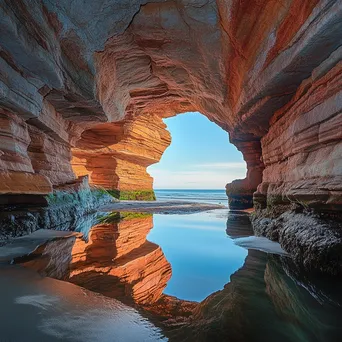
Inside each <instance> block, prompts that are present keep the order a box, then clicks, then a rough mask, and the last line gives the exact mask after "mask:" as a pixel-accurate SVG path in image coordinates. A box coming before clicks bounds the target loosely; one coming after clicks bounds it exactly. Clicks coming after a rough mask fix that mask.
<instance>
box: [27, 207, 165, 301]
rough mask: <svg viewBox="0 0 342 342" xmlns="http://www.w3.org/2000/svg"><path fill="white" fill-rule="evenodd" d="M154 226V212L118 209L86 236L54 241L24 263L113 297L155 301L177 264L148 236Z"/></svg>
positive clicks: (125, 299) (44, 272) (47, 273)
mask: <svg viewBox="0 0 342 342" xmlns="http://www.w3.org/2000/svg"><path fill="white" fill-rule="evenodd" d="M152 227H153V217H152V214H140V213H136V214H121V215H120V214H118V213H113V214H112V215H110V216H109V217H107V219H106V220H104V221H103V222H102V223H99V224H97V225H94V226H93V227H92V228H91V229H90V230H86V236H85V237H86V238H85V239H82V238H72V239H70V238H69V239H63V240H57V241H53V242H48V243H47V244H46V245H44V246H43V247H41V248H40V251H38V254H39V257H38V258H37V255H35V256H32V258H31V260H29V261H26V262H25V263H24V265H26V266H28V267H31V268H34V269H36V270H37V271H38V272H40V273H43V274H44V275H47V276H50V277H54V278H57V279H63V280H67V281H69V282H72V283H74V284H77V285H80V286H83V287H85V288H87V289H89V290H92V291H95V292H99V293H101V294H104V295H106V296H109V297H114V298H119V299H121V300H123V301H126V302H127V301H129V300H130V299H132V300H134V301H135V302H136V303H138V304H144V303H153V302H155V301H156V300H158V299H159V297H160V296H161V294H162V292H163V290H164V288H165V287H166V283H167V281H168V280H169V279H170V277H171V265H170V264H169V263H168V261H167V260H166V258H165V256H164V254H163V252H162V250H161V248H160V247H159V246H158V245H156V244H154V243H152V242H149V241H147V240H146V236H147V234H148V232H149V231H150V230H151V229H152ZM36 254H37V253H36Z"/></svg>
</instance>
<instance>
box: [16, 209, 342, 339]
mask: <svg viewBox="0 0 342 342" xmlns="http://www.w3.org/2000/svg"><path fill="white" fill-rule="evenodd" d="M154 224H155V228H154V229H153V230H152V227H153V217H152V215H149V214H127V213H126V214H122V213H121V214H118V213H113V214H111V215H110V216H109V217H107V218H106V220H105V221H103V222H102V223H98V224H96V225H93V226H92V227H91V228H90V229H88V228H84V227H83V228H82V232H83V233H84V235H85V238H83V239H82V238H80V237H72V238H68V239H58V240H55V241H52V242H48V243H47V244H45V245H44V246H41V247H40V248H39V249H38V250H37V251H36V253H35V255H31V256H30V257H29V258H28V259H26V260H24V261H22V263H23V264H24V265H26V266H27V267H30V268H34V269H35V270H37V271H38V272H40V273H42V274H44V275H48V276H51V277H55V278H58V279H63V280H67V281H69V282H72V283H75V284H78V285H81V286H83V287H85V288H87V289H89V290H92V291H95V292H99V293H102V294H105V295H106V296H109V297H115V298H119V299H121V300H122V301H125V302H127V301H128V302H129V301H132V302H133V301H134V302H135V303H137V304H139V305H140V307H141V308H142V309H144V310H146V312H148V316H149V317H150V319H152V320H153V321H154V323H156V324H157V325H159V326H161V327H162V328H163V330H164V333H165V334H166V336H168V338H169V339H170V340H171V341H223V340H227V341H281V342H282V341H284V342H285V341H286V342H287V341H308V342H309V341H310V342H311V341H322V342H323V341H324V342H325V341H327V342H328V341H329V342H330V341H340V340H341V337H342V330H341V327H340V323H339V321H340V319H341V318H342V309H341V304H342V299H341V294H340V292H341V291H340V288H341V285H342V283H341V281H340V280H339V279H336V278H335V279H333V281H332V280H331V279H321V278H320V279H316V278H314V277H313V276H310V275H308V274H305V273H303V271H302V270H299V269H298V268H297V267H296V266H295V265H294V264H292V262H291V260H290V259H289V258H287V257H283V256H279V255H272V254H267V253H264V252H260V251H256V250H252V249H249V250H248V251H247V250H245V249H242V248H241V247H238V246H236V245H235V244H234V239H237V238H241V237H246V236H249V235H250V234H251V227H250V223H249V218H248V215H247V214H246V213H243V212H229V213H228V218H227V212H225V211H222V212H220V213H219V212H217V213H214V214H213V213H211V214H210V213H205V214H196V215H187V216H183V217H180V216H179V215H174V216H168V215H155V217H154ZM228 237H229V238H228ZM151 241H153V242H151ZM156 242H158V244H157V243H156ZM159 245H160V246H162V248H161V247H160V246H159ZM164 253H165V254H164ZM241 260H242V261H241ZM170 263H171V264H170ZM171 265H172V268H173V270H172V272H173V275H172V274H171ZM215 265H216V266H215ZM171 275H172V278H171ZM196 277H197V279H199V280H198V282H197V283H196V281H194V280H196ZM205 278H210V279H209V280H212V279H214V280H215V279H216V280H215V281H214V286H213V287H212V288H211V290H210V293H208V295H206V296H205V297H206V298H204V299H203V300H201V301H198V302H193V301H190V300H189V299H192V297H191V296H189V295H188V294H189V293H190V295H191V290H193V291H192V293H193V294H196V295H198V293H199V292H201V291H199V292H198V289H200V290H203V288H205V289H206V291H207V290H208V289H210V286H211V285H210V286H208V283H205V284H204V282H202V283H201V281H202V280H203V279H205ZM173 279H175V281H174V282H173V283H172V281H173ZM201 279H202V280H201ZM170 284H171V285H172V286H171V285H170ZM176 293H179V294H180V295H176V296H175V294H176ZM200 295H203V291H202V294H200ZM182 297H183V298H182Z"/></svg>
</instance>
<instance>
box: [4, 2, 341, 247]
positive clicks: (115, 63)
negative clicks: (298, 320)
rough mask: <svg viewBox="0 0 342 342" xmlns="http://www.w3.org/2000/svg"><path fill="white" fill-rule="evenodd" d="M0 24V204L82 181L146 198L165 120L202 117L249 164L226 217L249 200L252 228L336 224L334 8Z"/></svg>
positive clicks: (16, 11) (57, 14)
mask: <svg viewBox="0 0 342 342" xmlns="http://www.w3.org/2000/svg"><path fill="white" fill-rule="evenodd" d="M0 15H1V18H3V20H1V23H0V31H1V32H2V33H3V34H1V35H0V71H1V72H0V120H1V123H2V124H1V125H0V127H1V128H0V194H3V195H7V194H30V195H45V194H48V193H50V192H51V191H52V189H53V188H56V187H60V186H63V185H64V184H65V183H69V182H73V181H74V180H75V178H76V176H79V175H86V174H87V175H89V177H90V182H91V184H93V185H100V186H103V187H105V188H106V189H108V190H116V191H119V192H121V191H122V192H124V191H128V192H132V193H133V195H132V193H131V194H128V195H127V196H128V197H130V198H131V197H134V196H135V195H136V194H139V195H141V191H143V193H145V192H147V197H148V198H153V195H151V193H148V192H149V191H151V190H152V179H151V178H150V176H149V175H148V174H147V172H146V167H147V166H148V165H151V164H153V163H155V162H158V160H159V159H160V157H161V155H162V153H163V151H164V149H165V148H166V147H167V146H168V144H169V143H170V139H169V136H168V134H167V133H165V131H164V129H165V125H164V124H163V123H162V120H161V118H165V117H169V116H173V115H176V114H178V113H182V112H186V111H195V110H197V111H200V112H201V113H203V114H204V115H206V116H207V117H208V118H209V119H210V120H212V121H214V122H216V123H217V124H218V125H219V126H221V127H222V128H223V129H225V130H226V131H227V132H229V138H230V141H231V142H232V143H233V144H234V145H235V146H237V148H238V149H239V150H240V151H241V152H242V154H243V156H244V159H245V160H246V163H247V167H248V171H247V177H246V179H245V180H238V181H236V182H233V183H231V184H228V185H227V194H228V195H229V198H230V205H231V206H232V207H235V208H243V207H249V206H251V205H252V194H253V192H254V191H255V190H256V189H257V191H256V192H255V194H254V203H255V204H256V207H257V209H258V214H257V215H259V216H260V217H265V216H267V217H270V218H275V217H277V216H279V215H280V214H282V213H283V212H284V211H288V210H291V209H292V204H293V203H297V204H298V205H299V206H301V207H302V208H303V207H304V208H309V209H310V208H314V209H315V210H316V211H319V212H324V213H325V214H326V215H328V216H329V218H331V217H333V218H334V219H335V216H336V213H340V212H341V208H342V207H341V205H342V204H341V203H342V195H341V194H342V189H341V181H342V179H341V177H342V164H341V163H342V158H341V151H342V142H341V141H342V140H341V138H342V136H341V134H342V133H341V129H340V126H341V120H342V116H341V115H342V114H341V109H342V108H341V106H342V100H341V82H342V81H341V80H342V78H341V59H342V48H341V45H342V36H341V34H340V32H341V30H342V20H341V18H342V4H341V2H340V1H329V0H281V1H273V0H263V1H260V0H252V1H251V0H231V1H223V0H216V1H211V0H209V1H208V0H180V1H164V0H157V1H153V2H150V1H148V0H134V1H132V0H120V1H114V0H100V1H96V2H95V1H93V2H90V1H89V2H86V3H85V2H83V1H78V0H76V1H73V2H71V3H70V1H68V0H61V1H58V2H51V1H48V0H42V1H38V0H34V1H28V0H20V1H10V0H3V1H2V2H1V5H0ZM227 157H228V156H223V158H227ZM137 196H138V195H137ZM291 248H292V247H291V246H288V248H287V249H288V250H290V249H291ZM299 250H300V249H299Z"/></svg>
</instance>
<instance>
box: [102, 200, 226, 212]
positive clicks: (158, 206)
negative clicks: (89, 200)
mask: <svg viewBox="0 0 342 342" xmlns="http://www.w3.org/2000/svg"><path fill="white" fill-rule="evenodd" d="M215 209H227V210H229V208H228V207H226V206H224V205H221V204H211V203H199V202H187V201H184V202H183V201H158V200H157V201H120V202H113V203H110V204H106V205H104V206H102V207H101V208H99V211H103V212H109V211H117V212H122V211H125V212H145V213H154V214H193V213H198V212H201V211H208V210H215Z"/></svg>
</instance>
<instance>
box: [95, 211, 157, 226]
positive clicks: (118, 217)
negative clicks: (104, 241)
mask: <svg viewBox="0 0 342 342" xmlns="http://www.w3.org/2000/svg"><path fill="white" fill-rule="evenodd" d="M151 216H152V214H151V213H135V212H121V213H120V212H112V213H110V214H108V215H106V216H103V217H102V218H101V219H100V222H101V223H108V224H110V223H118V222H120V221H122V220H133V219H139V218H140V219H143V218H147V217H151Z"/></svg>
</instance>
